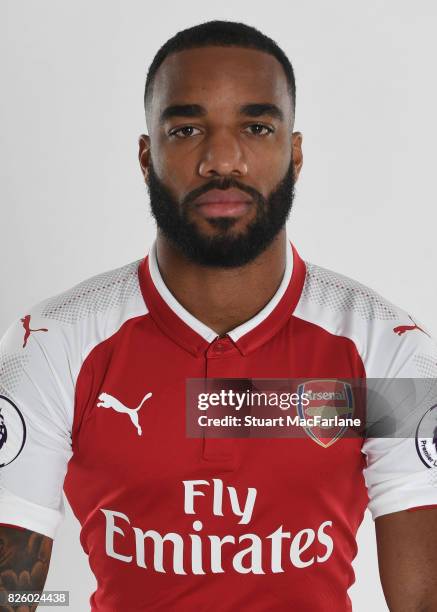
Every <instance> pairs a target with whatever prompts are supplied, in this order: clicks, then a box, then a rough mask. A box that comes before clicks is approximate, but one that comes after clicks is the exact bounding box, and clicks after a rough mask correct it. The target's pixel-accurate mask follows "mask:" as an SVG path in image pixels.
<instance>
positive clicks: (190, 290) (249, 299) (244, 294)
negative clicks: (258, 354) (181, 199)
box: [156, 228, 287, 336]
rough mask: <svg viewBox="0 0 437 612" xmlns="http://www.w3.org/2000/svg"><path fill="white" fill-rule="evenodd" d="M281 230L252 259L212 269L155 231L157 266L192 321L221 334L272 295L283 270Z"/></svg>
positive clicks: (259, 308)
mask: <svg viewBox="0 0 437 612" xmlns="http://www.w3.org/2000/svg"><path fill="white" fill-rule="evenodd" d="M286 243H287V236H286V231H285V228H284V229H282V230H281V232H280V233H279V234H278V236H277V237H276V238H275V240H274V241H273V242H272V244H271V245H270V246H269V247H268V248H267V249H266V250H265V251H264V252H263V253H261V254H260V255H259V256H258V257H257V258H256V259H254V260H253V261H251V262H249V263H248V264H246V265H244V266H240V267H238V268H210V267H207V266H202V265H199V264H196V263H194V262H192V261H190V260H188V259H187V258H186V257H184V255H182V253H181V252H180V251H178V250H177V249H176V248H175V247H174V245H172V244H171V243H170V242H169V241H168V240H167V238H166V237H165V236H163V235H162V234H161V233H160V232H158V235H157V239H156V254H157V260H158V266H159V270H160V273H161V276H162V278H163V281H164V283H165V284H166V286H167V288H168V289H169V291H170V292H171V293H172V294H173V295H174V297H175V298H176V299H177V301H178V302H179V303H180V304H182V306H183V307H184V308H185V309H186V310H188V312H190V313H191V314H192V315H193V316H194V317H196V319H198V320H199V321H202V323H204V324H205V325H207V326H208V327H209V328H211V329H213V330H214V331H215V332H216V333H217V334H218V335H220V336H222V335H224V334H226V333H227V332H229V331H231V330H232V329H234V328H235V327H237V326H238V325H241V324H242V323H245V322H246V321H248V320H249V319H251V318H252V317H254V316H255V315H256V314H257V313H258V312H259V311H260V310H262V308H264V306H265V305H266V304H267V303H268V302H269V301H270V299H271V298H272V297H273V296H274V294H275V293H276V291H277V289H278V287H279V285H280V283H281V280H282V277H283V274H284V270H285V263H286V261H285V257H286Z"/></svg>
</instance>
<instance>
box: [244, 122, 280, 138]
mask: <svg viewBox="0 0 437 612" xmlns="http://www.w3.org/2000/svg"><path fill="white" fill-rule="evenodd" d="M246 130H249V131H250V133H251V134H252V136H268V135H269V134H273V132H274V131H275V130H274V129H273V128H271V127H269V126H268V125H264V124H263V123H252V124H251V125H248V126H247V128H246Z"/></svg>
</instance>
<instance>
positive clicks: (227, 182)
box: [181, 176, 266, 206]
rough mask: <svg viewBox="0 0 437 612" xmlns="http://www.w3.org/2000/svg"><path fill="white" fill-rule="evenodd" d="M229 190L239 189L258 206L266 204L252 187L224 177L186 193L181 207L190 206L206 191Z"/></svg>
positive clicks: (262, 197)
mask: <svg viewBox="0 0 437 612" xmlns="http://www.w3.org/2000/svg"><path fill="white" fill-rule="evenodd" d="M231 188H234V189H239V190H240V191H243V192H244V193H247V194H248V195H250V196H251V198H252V199H253V200H254V201H255V202H257V203H259V204H263V205H264V204H265V203H266V199H265V198H264V196H263V195H262V194H261V193H260V192H259V191H257V190H256V189H254V188H253V187H250V186H249V185H244V183H240V182H239V181H237V180H236V179H234V178H232V177H227V176H226V177H224V178H223V179H214V180H212V181H210V182H209V183H206V184H205V185H201V186H200V187H197V189H193V191H190V192H189V193H187V195H186V196H185V197H184V199H183V200H182V202H181V204H182V205H183V206H186V205H188V204H191V203H192V202H193V201H194V200H195V199H196V198H198V197H199V196H201V195H203V194H204V193H207V192H208V191H211V190H212V189H220V190H223V191H224V190H226V189H231Z"/></svg>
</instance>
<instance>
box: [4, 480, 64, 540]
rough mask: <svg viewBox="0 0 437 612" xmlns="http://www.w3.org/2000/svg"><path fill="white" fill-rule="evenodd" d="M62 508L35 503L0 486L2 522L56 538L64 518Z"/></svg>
mask: <svg viewBox="0 0 437 612" xmlns="http://www.w3.org/2000/svg"><path fill="white" fill-rule="evenodd" d="M63 515H64V513H63V507H61V509H60V510H54V509H53V508H46V507H44V506H39V505H38V504H34V503H33V502H30V501H28V500H26V499H23V498H22V497H18V496H17V495H14V494H13V493H11V492H10V491H7V490H6V489H4V488H3V487H0V523H3V524H7V525H14V526H17V527H23V528H24V529H29V531H35V532H36V533H41V534H42V535H45V536H48V537H49V538H52V539H54V537H55V534H56V530H57V528H58V526H59V524H60V522H61V521H62V519H63Z"/></svg>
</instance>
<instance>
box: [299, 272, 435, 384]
mask: <svg viewBox="0 0 437 612" xmlns="http://www.w3.org/2000/svg"><path fill="white" fill-rule="evenodd" d="M305 265H306V277H305V283H304V286H303V289H302V294H301V297H300V300H299V303H298V305H297V307H296V310H295V313H294V314H295V316H297V317H300V318H302V319H303V320H305V321H308V322H311V323H313V324H315V325H319V326H320V327H322V328H323V329H325V330H327V331H328V332H330V333H332V334H334V335H338V336H345V337H348V338H350V339H351V340H352V341H353V342H354V343H355V345H356V347H357V350H358V352H359V354H360V355H361V358H362V359H363V362H364V364H365V367H366V372H367V375H368V376H369V377H379V376H390V377H397V376H399V375H401V371H402V372H407V370H408V373H404V374H402V375H404V376H424V375H425V376H431V375H434V376H435V375H436V372H437V345H436V343H435V341H434V340H433V339H432V338H431V337H430V334H429V332H428V331H427V330H426V328H425V327H424V325H423V324H422V323H420V322H419V321H418V320H417V318H416V317H415V316H414V314H411V313H409V312H407V311H406V310H405V309H403V308H401V307H399V306H397V305H395V304H394V303H393V302H391V301H390V300H388V299H387V298H386V297H384V296H382V295H381V294H380V293H378V292H377V291H375V290H374V289H372V288H371V287H368V286H367V285H364V284H363V283H361V282H359V281H357V280H355V279H353V278H350V277H348V276H345V275H343V274H340V273H338V272H335V271H333V270H329V269H327V268H324V267H322V266H319V265H316V264H313V263H311V262H305ZM406 362H408V364H409V367H408V368H407V369H405V367H406ZM432 364H434V365H432Z"/></svg>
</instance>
